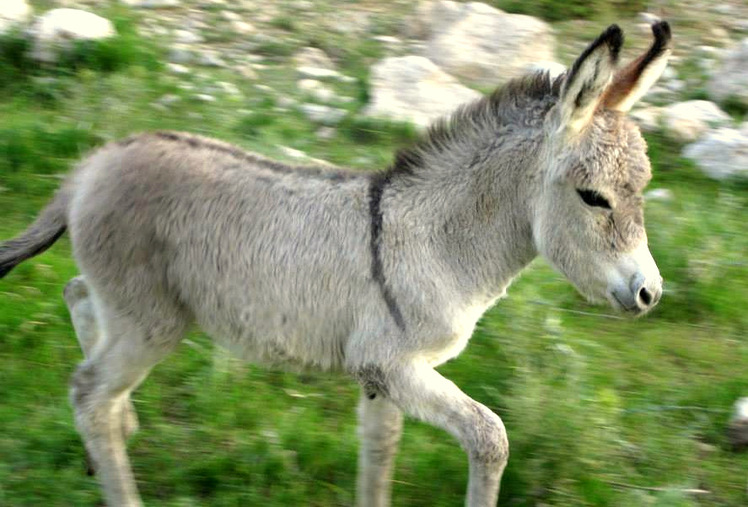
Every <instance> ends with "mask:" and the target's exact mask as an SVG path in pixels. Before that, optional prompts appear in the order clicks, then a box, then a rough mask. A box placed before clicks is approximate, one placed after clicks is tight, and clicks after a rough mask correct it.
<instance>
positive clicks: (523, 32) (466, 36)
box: [419, 0, 554, 86]
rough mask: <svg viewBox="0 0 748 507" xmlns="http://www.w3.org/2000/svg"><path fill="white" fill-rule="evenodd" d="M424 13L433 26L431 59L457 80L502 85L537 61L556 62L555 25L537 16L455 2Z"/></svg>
mask: <svg viewBox="0 0 748 507" xmlns="http://www.w3.org/2000/svg"><path fill="white" fill-rule="evenodd" d="M422 5H424V4H422ZM419 10H423V13H424V16H425V17H424V19H425V20H426V22H427V23H428V25H429V26H428V28H429V29H428V37H427V49H426V55H425V56H427V57H428V58H429V59H430V60H431V61H433V62H434V63H436V64H437V65H439V66H440V67H442V68H443V69H444V70H445V71H447V72H449V73H450V74H452V75H453V76H456V77H459V78H462V79H466V80H469V81H471V82H475V83H480V84H483V85H489V86H497V85H501V84H504V83H506V82H507V81H508V80H510V79H512V78H514V77H517V76H520V75H522V74H523V72H524V70H525V68H526V67H527V65H529V64H531V63H533V62H539V61H551V60H553V57H554V39H553V35H552V30H551V27H550V25H548V24H547V23H545V22H544V21H541V20H539V19H536V18H533V17H531V16H525V15H521V14H508V13H506V12H503V11H500V10H498V9H494V8H493V7H491V6H489V5H486V4H484V3H480V2H470V3H466V4H461V3H457V2H452V1H449V0H435V1H433V2H427V3H426V4H425V5H424V6H423V7H420V6H419Z"/></svg>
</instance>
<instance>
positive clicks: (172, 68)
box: [166, 63, 190, 75]
mask: <svg viewBox="0 0 748 507" xmlns="http://www.w3.org/2000/svg"><path fill="white" fill-rule="evenodd" d="M166 69H167V70H168V71H169V72H171V73H172V74H181V75H184V74H189V73H190V69H189V68H187V67H185V66H184V65H180V64H178V63H167V64H166Z"/></svg>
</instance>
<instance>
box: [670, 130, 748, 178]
mask: <svg viewBox="0 0 748 507" xmlns="http://www.w3.org/2000/svg"><path fill="white" fill-rule="evenodd" d="M683 156H684V157H686V158H690V159H691V160H693V161H694V162H696V165H697V166H698V167H699V168H700V169H701V170H702V171H703V172H704V174H706V175H707V176H709V177H710V178H713V179H715V180H724V179H728V178H732V177H735V176H743V177H745V176H748V136H745V135H743V134H742V133H741V132H740V131H739V130H736V129H732V128H727V127H722V128H719V129H717V130H714V131H711V132H708V133H707V134H706V135H704V136H703V137H702V138H701V139H699V140H698V141H696V142H695V143H692V144H689V145H688V146H686V147H685V149H684V150H683Z"/></svg>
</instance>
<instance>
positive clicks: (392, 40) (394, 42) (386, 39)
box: [374, 35, 403, 46]
mask: <svg viewBox="0 0 748 507" xmlns="http://www.w3.org/2000/svg"><path fill="white" fill-rule="evenodd" d="M374 40H375V41H377V42H381V43H382V44H387V45H390V46H399V45H401V44H402V43H403V41H401V40H400V39H398V38H397V37H393V36H391V35H377V36H375V37H374Z"/></svg>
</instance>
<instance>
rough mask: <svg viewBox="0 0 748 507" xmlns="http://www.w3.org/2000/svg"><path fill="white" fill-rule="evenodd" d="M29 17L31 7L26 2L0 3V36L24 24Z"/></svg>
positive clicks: (9, 0)
mask: <svg viewBox="0 0 748 507" xmlns="http://www.w3.org/2000/svg"><path fill="white" fill-rule="evenodd" d="M30 17H31V6H30V5H29V4H28V2H27V1H26V0H2V2H0V34H2V33H5V32H7V31H8V30H10V29H11V28H13V27H14V26H18V25H20V24H22V23H25V22H26V21H28V20H29V18H30Z"/></svg>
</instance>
